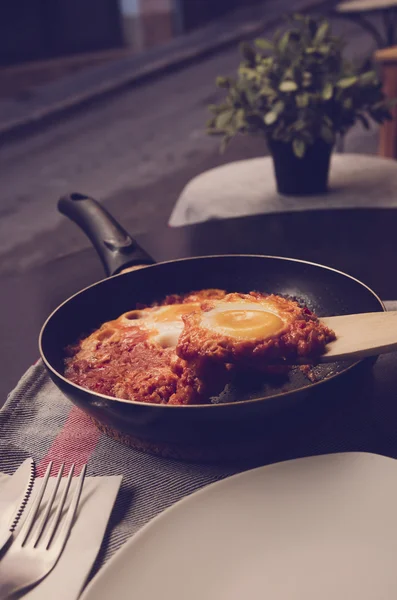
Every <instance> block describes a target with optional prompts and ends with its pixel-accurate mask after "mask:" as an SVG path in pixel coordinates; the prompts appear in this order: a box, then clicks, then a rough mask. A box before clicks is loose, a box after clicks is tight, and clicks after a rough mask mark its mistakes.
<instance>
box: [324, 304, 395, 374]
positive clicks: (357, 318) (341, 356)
mask: <svg viewBox="0 0 397 600" xmlns="http://www.w3.org/2000/svg"><path fill="white" fill-rule="evenodd" d="M322 321H323V322H324V323H325V324H326V325H327V326H328V327H330V328H331V329H332V330H333V331H334V332H335V334H336V340H335V341H334V342H331V343H330V344H328V346H327V352H326V354H324V355H323V356H322V357H321V362H333V361H335V360H345V359H346V360H350V359H357V360H361V359H362V358H366V357H367V356H376V355H378V354H387V353H389V352H394V351H395V350H397V311H393V312H389V313H364V314H359V315H343V316H340V317H329V318H326V319H322Z"/></svg>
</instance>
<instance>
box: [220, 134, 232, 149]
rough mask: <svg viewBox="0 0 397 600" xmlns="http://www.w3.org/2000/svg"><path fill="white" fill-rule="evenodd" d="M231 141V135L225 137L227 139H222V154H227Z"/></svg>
mask: <svg viewBox="0 0 397 600" xmlns="http://www.w3.org/2000/svg"><path fill="white" fill-rule="evenodd" d="M230 139H231V138H230V136H229V135H225V137H224V138H223V139H222V141H221V145H220V148H219V149H220V152H221V154H223V153H224V152H225V150H226V148H227V147H228V145H229V142H230Z"/></svg>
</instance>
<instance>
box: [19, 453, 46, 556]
mask: <svg viewBox="0 0 397 600" xmlns="http://www.w3.org/2000/svg"><path fill="white" fill-rule="evenodd" d="M51 468H52V461H50V462H49V463H48V467H47V470H46V472H45V475H44V477H43V481H42V483H41V487H40V489H39V491H38V492H37V495H36V497H35V499H34V502H33V504H32V507H31V509H30V511H29V513H28V515H27V517H26V519H25V522H24V524H23V525H22V528H21V531H20V532H19V534H18V536H17V539H18V542H19V543H20V544H21V546H23V544H24V543H25V542H26V540H27V537H28V535H29V533H30V530H31V529H32V526H33V523H34V520H35V518H36V515H37V511H38V510H39V506H40V503H41V501H42V499H43V495H44V492H45V489H46V487H47V483H48V478H49V476H50V473H51Z"/></svg>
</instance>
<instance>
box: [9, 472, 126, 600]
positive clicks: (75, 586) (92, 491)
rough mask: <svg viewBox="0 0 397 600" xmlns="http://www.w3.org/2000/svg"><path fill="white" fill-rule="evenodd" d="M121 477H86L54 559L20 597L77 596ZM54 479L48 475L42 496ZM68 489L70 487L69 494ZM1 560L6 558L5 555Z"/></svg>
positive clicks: (66, 598)
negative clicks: (48, 569)
mask: <svg viewBox="0 0 397 600" xmlns="http://www.w3.org/2000/svg"><path fill="white" fill-rule="evenodd" d="M3 476H4V475H3V474H0V477H3ZM121 480H122V476H121V475H120V476H118V475H117V476H112V477H86V479H85V482H84V486H83V490H82V494H81V497H80V502H79V508H78V512H77V518H76V520H75V522H74V525H73V528H72V531H71V533H70V536H69V539H68V542H67V544H66V547H65V549H64V551H63V553H62V554H61V557H60V559H59V561H58V563H57V564H56V565H55V567H54V569H53V570H52V571H51V573H50V574H49V575H48V576H47V577H46V578H45V579H44V580H43V581H42V582H41V583H39V584H38V585H37V586H36V587H34V588H33V589H32V590H30V591H29V592H27V593H26V594H24V595H23V596H22V598H23V600H54V598H56V599H57V600H76V599H77V598H78V597H79V595H80V594H81V592H82V589H83V587H84V584H85V582H86V580H87V577H88V575H89V574H90V571H91V568H92V566H93V564H94V562H95V559H96V557H97V555H98V552H99V549H100V547H101V544H102V540H103V536H104V534H105V530H106V526H107V523H108V521H109V517H110V514H111V512H112V509H113V505H114V502H115V500H116V497H117V493H118V491H119V488H120V485H121ZM39 481H40V480H39ZM54 481H55V477H51V479H50V481H49V482H48V486H47V490H46V496H45V498H46V497H47V496H48V495H49V494H50V491H51V487H52V485H53V484H54ZM63 484H64V479H63V482H62V484H61V485H63ZM71 492H72V493H73V490H72V489H71V490H70V491H69V494H70V493H71ZM59 493H60V490H58V495H59ZM33 497H34V490H33V493H32V494H31V498H33ZM58 497H59V496H58ZM28 508H29V505H28V506H27V509H28ZM26 514H27V511H26V512H25V513H24V515H26ZM3 560H4V562H6V560H7V555H5V557H4V559H3Z"/></svg>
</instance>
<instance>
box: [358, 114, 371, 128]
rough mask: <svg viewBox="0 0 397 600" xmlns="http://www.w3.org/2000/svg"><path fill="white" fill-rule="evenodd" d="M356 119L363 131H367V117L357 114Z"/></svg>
mask: <svg viewBox="0 0 397 600" xmlns="http://www.w3.org/2000/svg"><path fill="white" fill-rule="evenodd" d="M357 119H358V120H359V121H360V122H361V123H362V124H363V125H364V127H365V129H369V128H370V126H369V121H368V119H367V117H366V116H365V115H363V114H361V113H357Z"/></svg>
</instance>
